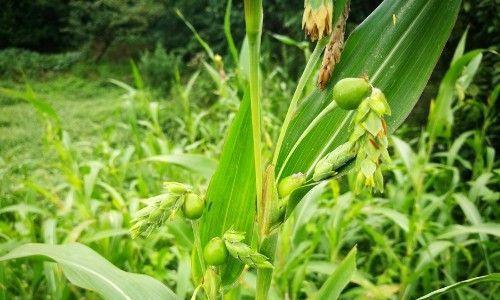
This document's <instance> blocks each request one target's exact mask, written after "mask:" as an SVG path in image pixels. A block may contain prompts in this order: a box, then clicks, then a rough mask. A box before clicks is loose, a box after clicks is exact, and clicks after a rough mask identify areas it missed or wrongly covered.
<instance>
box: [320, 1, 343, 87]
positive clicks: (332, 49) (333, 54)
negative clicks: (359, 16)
mask: <svg viewBox="0 0 500 300" xmlns="http://www.w3.org/2000/svg"><path fill="white" fill-rule="evenodd" d="M348 16H349V3H347V4H346V6H345V8H344V11H343V12H342V15H341V16H340V17H339V19H338V21H337V23H336V24H335V27H334V28H333V32H332V36H331V37H330V42H329V43H328V45H327V46H326V49H325V54H324V55H323V62H322V63H321V68H320V70H319V75H318V86H319V88H320V89H322V90H324V89H325V87H326V85H327V84H328V81H330V78H331V77H332V73H333V69H334V68H335V65H336V64H337V63H338V62H339V61H340V55H341V54H342V50H344V34H345V23H346V21H347V17H348Z"/></svg>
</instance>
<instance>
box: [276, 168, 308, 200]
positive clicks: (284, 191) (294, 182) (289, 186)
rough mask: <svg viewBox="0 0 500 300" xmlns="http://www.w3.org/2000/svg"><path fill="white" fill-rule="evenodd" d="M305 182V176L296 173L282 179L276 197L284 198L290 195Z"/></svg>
mask: <svg viewBox="0 0 500 300" xmlns="http://www.w3.org/2000/svg"><path fill="white" fill-rule="evenodd" d="M305 182H306V175H304V174H302V173H296V174H293V175H290V176H288V177H285V178H283V179H282V180H281V181H280V183H279V184H278V195H279V197H280V198H284V197H286V196H288V195H290V194H291V193H292V192H293V191H294V190H296V189H297V188H299V187H301V186H302V185H303V184H304V183H305Z"/></svg>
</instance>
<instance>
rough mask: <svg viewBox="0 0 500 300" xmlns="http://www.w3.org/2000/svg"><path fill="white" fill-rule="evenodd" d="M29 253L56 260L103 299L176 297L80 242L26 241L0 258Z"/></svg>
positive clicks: (77, 282)
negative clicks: (60, 243)
mask: <svg viewBox="0 0 500 300" xmlns="http://www.w3.org/2000/svg"><path fill="white" fill-rule="evenodd" d="M30 256H45V257H48V258H50V259H52V260H54V261H56V262H57V263H59V264H60V265H61V267H62V268H63V271H64V274H65V275H66V277H67V278H68V280H69V281H71V282H72V283H73V284H75V285H77V286H79V287H82V288H85V289H89V290H93V291H95V292H97V293H99V294H100V295H101V296H103V297H104V299H110V300H111V299H126V300H132V299H151V300H154V299H178V298H177V296H175V294H174V293H173V292H172V291H171V290H170V289H168V288H167V287H166V286H165V285H163V284H162V283H161V282H159V281H157V280H156V279H153V278H151V277H149V276H146V275H141V274H134V273H128V272H125V271H122V270H120V269H118V268H117V267H115V266H114V265H112V264H111V263H110V262H109V261H107V260H106V259H104V258H103V257H102V256H100V255H99V254H98V253H96V252H95V251H93V250H92V249H90V248H88V247H86V246H84V245H82V244H79V243H71V244H66V245H48V244H25V245H22V246H20V247H18V248H16V249H14V250H12V251H11V252H9V253H8V254H6V255H4V256H2V257H0V262H1V261H6V260H10V259H16V258H24V257H30Z"/></svg>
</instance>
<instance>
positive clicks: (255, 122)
mask: <svg viewBox="0 0 500 300" xmlns="http://www.w3.org/2000/svg"><path fill="white" fill-rule="evenodd" d="M245 22H246V31H247V37H248V46H249V52H250V53H249V59H250V74H249V78H248V80H249V86H250V106H251V111H252V138H253V152H254V166H255V189H256V192H257V206H259V205H260V203H261V200H262V199H261V198H262V153H261V152H262V141H261V140H262V138H261V107H260V106H261V104H260V82H259V57H260V38H261V35H262V0H245Z"/></svg>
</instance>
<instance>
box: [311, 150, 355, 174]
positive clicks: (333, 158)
mask: <svg viewBox="0 0 500 300" xmlns="http://www.w3.org/2000/svg"><path fill="white" fill-rule="evenodd" d="M352 146H353V144H352V143H351V142H346V143H344V144H342V145H340V146H338V147H337V148H335V149H334V150H333V151H332V152H330V153H328V154H327V155H326V156H325V157H323V158H322V159H321V160H320V161H319V162H318V163H317V164H316V167H315V168H314V174H313V180H314V181H319V180H322V179H324V178H327V177H329V176H331V175H334V174H335V173H336V170H338V169H340V168H341V167H343V166H344V165H345V164H346V163H347V162H349V161H350V160H351V159H353V158H354V157H355V156H356V153H354V152H353V151H352V150H353V148H352Z"/></svg>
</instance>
